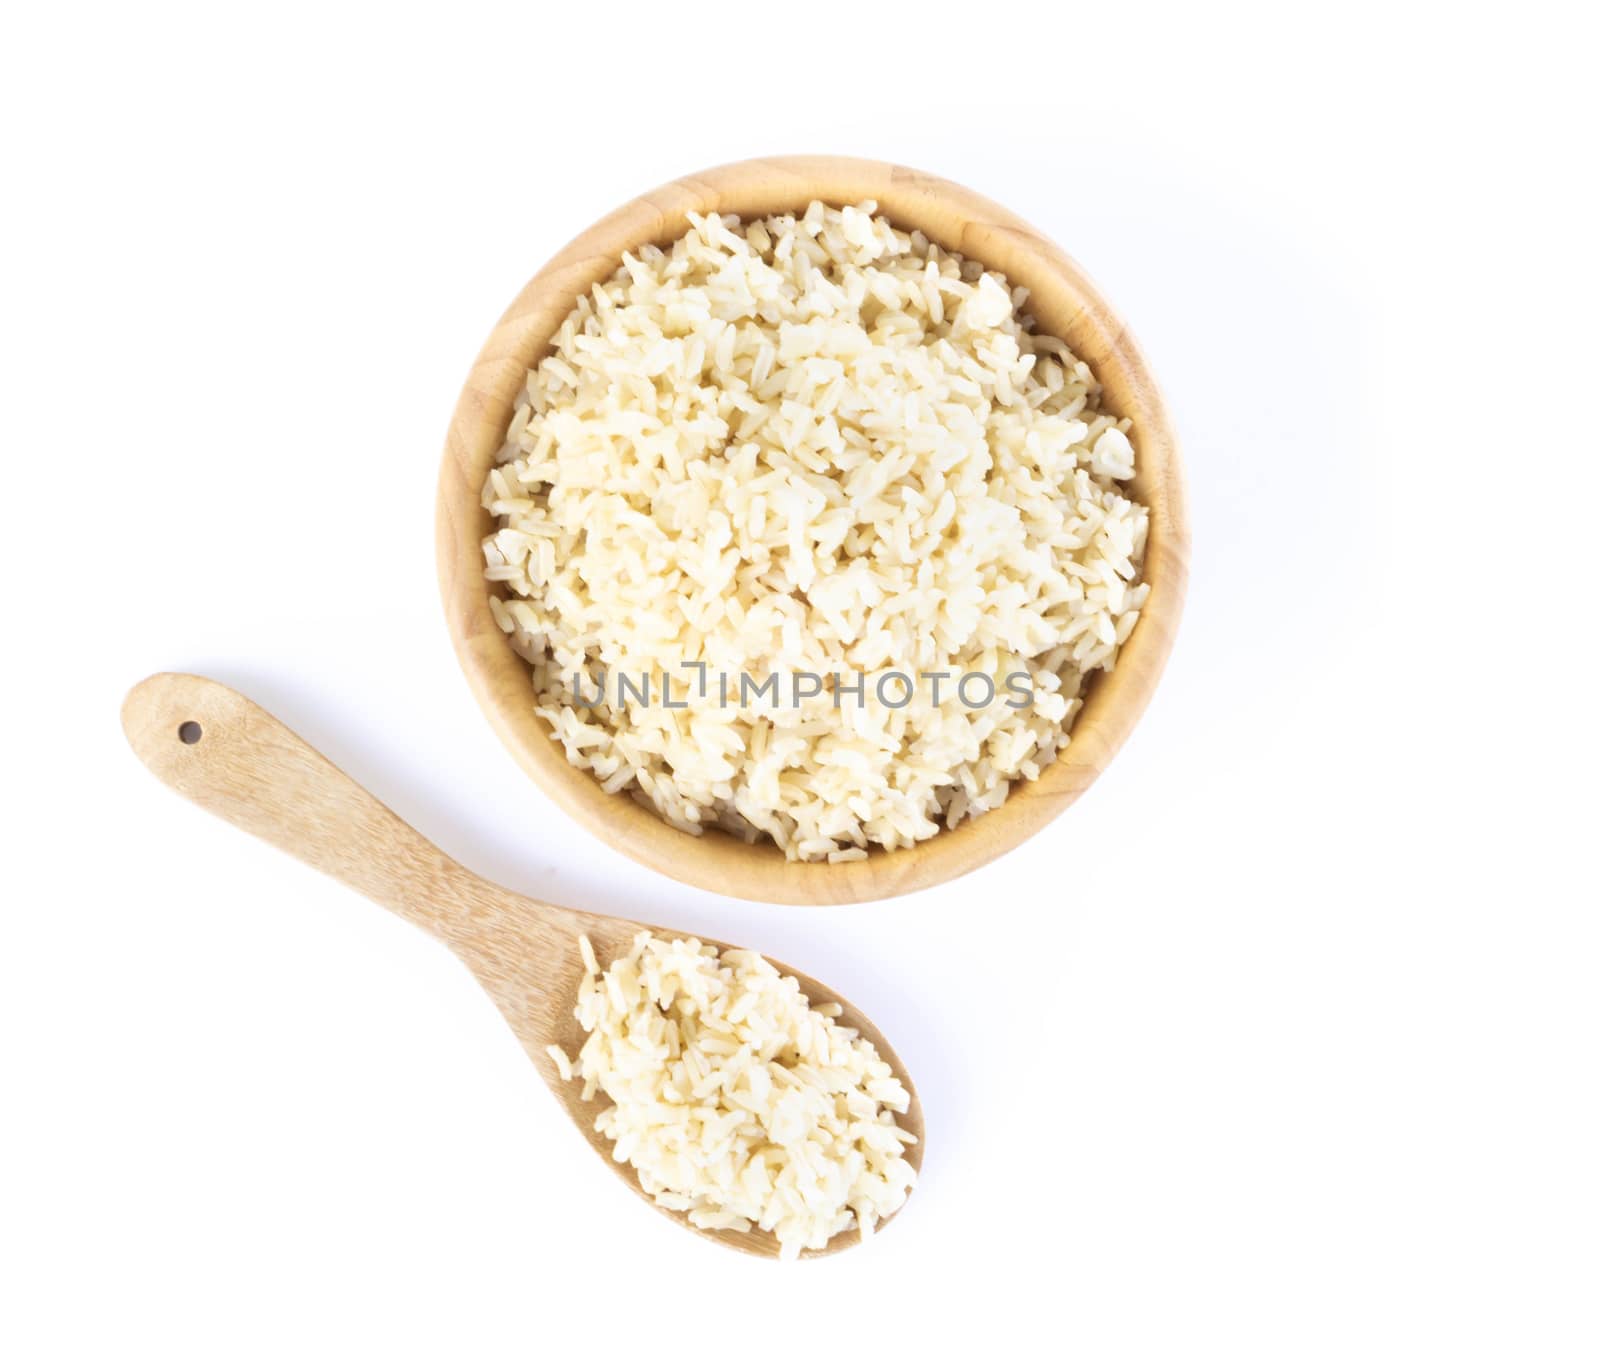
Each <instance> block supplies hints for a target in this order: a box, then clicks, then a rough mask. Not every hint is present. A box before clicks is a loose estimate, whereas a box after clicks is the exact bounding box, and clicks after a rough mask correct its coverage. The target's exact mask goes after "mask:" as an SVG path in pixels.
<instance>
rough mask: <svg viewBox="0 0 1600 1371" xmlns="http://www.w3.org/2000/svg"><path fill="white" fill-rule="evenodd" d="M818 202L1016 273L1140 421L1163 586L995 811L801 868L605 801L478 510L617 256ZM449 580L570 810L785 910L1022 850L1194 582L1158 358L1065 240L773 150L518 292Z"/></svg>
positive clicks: (491, 671)
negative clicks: (520, 631)
mask: <svg viewBox="0 0 1600 1371" xmlns="http://www.w3.org/2000/svg"><path fill="white" fill-rule="evenodd" d="M812 200H823V201H826V202H827V203H829V204H833V205H842V204H852V203H856V202H859V201H861V200H876V201H877V202H878V207H879V210H880V212H882V213H883V214H885V215H887V216H888V218H889V219H890V220H892V221H893V222H894V223H895V224H896V225H897V226H899V227H900V228H903V229H914V228H918V229H921V230H922V231H923V232H924V233H925V234H927V236H928V237H929V238H931V239H932V240H934V241H935V242H937V243H939V244H940V245H942V246H943V247H945V248H948V249H951V250H953V251H957V252H960V253H962V254H964V255H965V256H968V257H972V258H975V259H976V260H978V261H979V262H982V263H983V264H984V265H985V266H986V267H991V268H994V269H995V270H997V271H1001V272H1004V273H1005V275H1006V276H1007V278H1008V279H1009V280H1010V281H1011V282H1012V284H1014V285H1023V286H1026V287H1028V290H1029V308H1030V309H1031V310H1032V312H1033V314H1034V316H1035V318H1036V319H1037V321H1038V326H1039V327H1040V328H1041V329H1042V330H1044V331H1046V332H1049V333H1053V334H1055V335H1056V336H1058V337H1060V338H1063V339H1065V340H1066V342H1067V343H1068V345H1069V346H1071V348H1072V350H1073V351H1074V352H1076V353H1077V355H1078V356H1079V357H1081V358H1083V359H1084V360H1085V361H1087V362H1088V363H1089V365H1090V366H1091V367H1092V368H1093V369H1094V373H1095V375H1096V376H1097V377H1098V378H1099V380H1100V383H1101V385H1102V387H1103V397H1102V405H1103V407H1104V409H1105V410H1106V411H1107V412H1108V413H1111V414H1115V415H1117V416H1119V417H1127V418H1130V419H1132V420H1133V427H1132V432H1131V435H1130V436H1131V437H1132V440H1133V445H1134V451H1135V454H1136V458H1137V466H1138V475H1137V476H1136V477H1135V478H1134V480H1133V482H1132V483H1131V485H1132V492H1133V494H1134V496H1135V497H1136V498H1137V499H1138V500H1140V501H1141V502H1142V503H1143V504H1145V505H1147V506H1148V507H1149V510H1150V531H1149V540H1148V544H1147V547H1146V551H1145V561H1144V568H1143V573H1144V579H1145V580H1146V581H1147V582H1148V583H1149V586H1150V595H1149V598H1148V600H1147V601H1146V602H1145V606H1144V612H1143V614H1142V615H1141V616H1140V619H1139V622H1138V624H1137V625H1136V626H1135V627H1134V631H1133V634H1132V636H1131V637H1130V638H1129V639H1128V641H1127V643H1126V644H1125V645H1124V646H1123V648H1122V651H1121V654H1120V655H1119V657H1118V660H1117V667H1116V670H1115V671H1114V672H1112V673H1111V674H1110V675H1106V674H1105V673H1103V672H1096V673H1094V674H1093V675H1092V676H1091V677H1090V678H1089V679H1090V685H1089V687H1088V689H1087V691H1086V693H1085V698H1084V705H1083V709H1082V710H1081V711H1080V712H1079V714H1078V717H1077V720H1076V722H1075V724H1074V726H1073V729H1072V739H1071V742H1070V744H1069V745H1068V746H1067V748H1066V749H1065V750H1064V751H1063V752H1062V753H1061V754H1060V756H1059V757H1057V759H1056V760H1055V761H1054V762H1053V763H1052V764H1051V765H1050V766H1049V767H1047V768H1046V769H1045V771H1044V772H1042V773H1041V774H1040V776H1039V779H1038V780H1037V781H1032V782H1023V783H1019V784H1016V785H1014V786H1013V787H1012V790H1011V793H1010V795H1009V797H1008V798H1007V800H1006V802H1005V803H1004V804H1003V805H1002V806H1000V807H999V808H998V809H994V810H991V811H989V812H988V813H986V814H981V815H979V816H978V817H977V818H976V819H969V820H966V821H964V822H963V823H961V824H959V825H958V826H957V827H956V828H954V829H949V830H946V831H944V832H941V833H940V834H938V836H936V837H934V838H930V839H928V840H927V841H925V842H921V843H918V844H917V845H916V846H915V847H910V848H902V849H899V850H897V851H894V852H881V851H875V852H873V854H872V855H871V856H870V857H868V858H867V860H866V861H855V862H843V863H838V864H830V863H826V862H790V861H788V860H786V859H785V857H784V855H783V853H782V852H781V851H780V850H779V849H778V848H777V847H776V846H774V845H773V844H771V843H770V842H765V841H763V842H761V843H756V844H750V843H745V842H742V841H740V840H739V839H737V838H734V837H731V836H729V835H728V834H724V833H720V832H708V833H706V834H705V835H704V836H701V837H694V836H692V835H690V834H686V833H681V832H679V831H678V830H677V829H675V828H673V827H671V826H670V825H669V824H667V823H666V822H665V821H663V820H661V819H659V818H657V817H656V816H655V814H653V813H652V812H650V811H649V810H647V809H645V808H643V807H642V806H641V805H640V804H638V803H637V802H636V801H634V800H632V799H629V798H626V797H625V796H622V795H608V794H606V793H605V792H604V791H603V790H601V788H600V785H599V783H598V782H597V781H596V780H595V778H594V777H593V775H591V774H590V773H589V772H587V771H582V770H580V769H578V768H577V767H575V766H573V765H571V764H570V763H569V762H568V761H567V759H566V755H565V753H564V752H563V750H562V749H561V747H560V746H559V745H558V744H557V743H556V742H555V741H554V739H552V738H551V737H550V735H549V733H548V732H547V731H546V728H545V725H544V724H543V722H542V721H541V720H540V719H539V718H538V717H537V716H536V715H535V714H534V712H533V710H534V696H533V686H532V682H531V680H530V678H529V671H528V667H527V664H526V663H525V662H524V661H523V660H522V659H521V658H520V657H518V656H517V654H516V653H515V652H514V651H512V648H511V644H510V642H509V641H508V640H507V638H506V635H505V634H504V633H502V632H501V631H500V629H499V628H498V627H496V625H495V622H494V619H493V617H492V616H491V614H490V611H489V593H490V586H489V582H488V581H487V580H486V579H485V577H484V574H483V553H482V550H481V546H480V544H481V543H482V540H483V539H484V537H485V536H487V535H488V534H489V533H491V532H492V531H493V528H494V520H493V519H492V518H491V517H490V515H489V514H488V513H487V511H485V510H484V508H483V506H482V505H481V503H480V495H481V493H482V489H483V485H484V481H485V478H486V476H487V474H488V471H489V467H490V465H491V463H492V461H493V458H494V454H495V452H496V451H497V450H498V449H499V447H500V444H501V441H502V439H503V438H504V436H505V431H506V426H507V425H508V424H509V423H510V420H511V415H512V411H513V410H514V409H515V407H516V396H517V394H518V392H519V391H520V390H521V388H522V383H523V380H524V378H525V377H526V375H527V372H528V369H529V367H531V366H532V365H533V364H534V363H535V362H537V361H538V360H539V359H540V358H541V357H542V356H543V355H544V353H545V352H546V350H547V348H548V344H549V340H550V337H551V335H552V334H553V333H554V332H555V330H556V329H557V328H558V327H559V326H560V324H561V321H562V320H563V319H564V318H565V317H566V316H567V314H568V313H569V312H570V311H571V309H572V307H573V305H574V304H575V303H576V301H577V299H578V297H579V296H580V295H582V294H583V293H584V292H585V291H587V290H588V289H589V287H590V286H592V285H593V284H595V283H596V282H597V281H602V280H604V279H605V278H607V277H608V276H610V275H611V274H612V272H614V271H615V270H616V268H617V267H618V265H619V264H620V259H621V254H622V253H623V252H624V251H625V250H628V249H633V248H637V247H640V246H642V245H643V244H645V243H659V244H663V245H665V244H667V243H670V242H671V241H672V240H674V239H676V238H678V237H681V236H682V235H683V234H684V233H685V232H686V231H687V230H688V228H689V221H688V218H687V216H688V215H689V214H690V213H691V212H701V213H708V212H718V213H730V212H731V213H733V214H737V215H739V216H741V217H742V218H746V219H748V218H751V217H759V216H762V215H769V214H781V213H785V212H789V211H795V212H799V211H803V210H804V209H805V207H806V205H807V204H808V203H809V202H810V201H812ZM437 535H438V558H439V581H440V586H441V589H442V591H443V595H444V606H445V615H446V618H447V619H448V621H449V625H450V636H451V638H452V639H453V640H454V642H455V648H456V653H457V655H458V656H459V657H460V659H461V666H462V669H463V670H464V671H465V672H466V674H467V680H468V681H469V682H470V683H471V686H472V690H473V693H474V694H475V695H476V696H477V699H478V703H479V705H480V706H482V708H483V711H484V713H485V714H487V715H488V717H489V722H490V723H491V724H493V725H494V729H495V732H496V733H498V734H499V735H500V738H501V741H502V742H504V743H505V745H506V746H507V747H508V748H510V749H511V752H512V755H513V756H514V757H516V759H517V761H518V762H520V763H521V765H522V767H523V769H524V770H526V771H527V772H528V774H529V775H531V776H532V777H533V778H534V780H536V781H537V782H538V783H539V784H540V785H541V786H543V787H544V789H545V791H546V792H547V793H548V794H549V795H550V796H551V797H552V798H554V799H555V800H556V802H557V803H558V804H560V805H561V807H562V808H563V809H565V810H566V811H567V812H568V813H569V814H571V815H572V816H573V817H574V818H576V819H578V820H579V822H581V823H583V824H584V825H586V826H587V827H588V828H589V829H591V830H592V831H593V832H594V833H595V834H597V835H598V836H599V837H601V838H603V839H604V840H605V841H606V842H608V843H609V844H611V846H612V847H614V848H616V849H617V850H618V851H619V852H624V853H626V854H627V855H628V856H630V857H633V858H635V859H637V860H638V861H641V862H643V863H644V864H645V865H646V866H649V867H653V868H654V869H655V870H657V871H660V872H663V873H664V874H666V875H668V876H673V877H676V878H677V879H678V880H681V881H686V882H688V883H689V884H690V885H696V886H700V887H702V888H703V889H706V890H714V891H719V892H721V893H723V894H727V895H736V896H739V897H741V898H744V899H751V900H769V901H775V902H777V903H781V904H818V905H820V904H845V903H849V902H851V901H860V900H878V899H883V898H885V897H886V896H890V895H900V894H905V893H906V892H908V891H912V890H920V889H923V888H925V887H927V886H931V885H936V884H938V883H939V882H940V881H947V880H950V879H951V878H952V877H955V876H959V875H961V874H962V873H964V872H967V871H971V870H972V869H973V868H974V867H978V866H981V865H982V864H983V863H985V862H987V861H990V860H991V859H993V858H995V857H998V856H999V855H1000V854H1001V853H1003V852H1007V851H1009V850H1010V849H1011V848H1013V847H1015V846H1016V845H1017V844H1018V843H1020V842H1021V841H1022V840H1023V839H1024V838H1026V837H1028V836H1029V835H1030V834H1032V833H1035V832H1037V831H1038V830H1039V829H1041V828H1043V827H1044V825H1045V824H1046V823H1048V822H1049V821H1050V820H1051V819H1053V818H1054V817H1055V816H1056V815H1057V814H1059V813H1060V812H1061V811H1062V810H1063V809H1065V808H1066V807H1067V806H1068V805H1070V804H1071V803H1072V802H1073V801H1074V800H1076V799H1077V798H1078V796H1080V795H1081V794H1083V792H1084V791H1085V790H1087V789H1088V788H1089V785H1090V784H1091V783H1092V782H1093V781H1094V779H1095V777H1096V776H1098V775H1099V774H1100V773H1101V771H1103V770H1104V769H1105V767H1106V765H1107V763H1109V762H1110V761H1111V759H1112V757H1114V756H1115V755H1116V752H1117V749H1118V748H1119V747H1121V746H1122V744H1123V742H1124V741H1125V740H1126V738H1127V737H1128V734H1129V733H1130V732H1131V731H1132V729H1133V726H1134V724H1135V723H1137V722H1138V719H1139V716H1140V715H1141V714H1142V713H1143V712H1144V707H1145V705H1146V704H1147V703H1148V702H1149V700H1150V696H1151V693H1152V692H1153V691H1154V690H1155V687H1156V681H1157V680H1158V679H1159V678H1160V675H1161V670H1162V667H1163V666H1164V665H1165V664H1166V660H1167V654H1168V652H1169V651H1170V650H1171V647H1172V639H1173V635H1174V633H1175V632H1176V630H1177V626H1178V616H1179V613H1180V611H1181V610H1182V607H1183V596H1184V587H1185V583H1186V581H1187V578H1188V553H1189V520H1188V509H1187V504H1186V500H1185V496H1184V486H1183V475H1182V471H1181V469H1180V466H1179V459H1178V444H1177V440H1176V438H1175V437H1174V435H1173V432H1172V426H1171V423H1170V422H1169V420H1168V418H1167V410H1166V406H1165V405H1164V404H1163V402H1162V399H1161V395H1160V392H1159V391H1158V390H1157V389H1156V385H1155V382H1154V380H1153V379H1152V378H1151V376H1150V372H1149V368H1148V367H1147V366H1146V365H1145V361H1144V358H1143V356H1142V355H1141V354H1140V352H1139V349H1138V347H1137V346H1136V345H1135V343H1134V341H1133V339H1132V337H1131V336H1130V335H1129V333H1128V330H1127V328H1126V327H1125V326H1124V325H1123V323H1122V321H1121V320H1120V319H1119V318H1118V317H1117V316H1116V315H1115V314H1114V313H1113V312H1112V310H1111V307H1110V306H1109V305H1108V304H1106V302H1105V300H1104V299H1102V298H1101V295H1100V293H1099V291H1097V290H1096V289H1095V288H1094V286H1093V285H1091V284H1090V282H1089V280H1088V278H1087V277H1085V276H1084V274H1083V272H1082V271H1081V270H1080V269H1079V267H1078V266H1077V264H1076V263H1075V262H1073V261H1072V259H1071V258H1070V257H1068V256H1067V255H1066V253H1064V252H1063V251H1062V250H1061V249H1060V248H1058V247H1056V246H1055V244H1054V243H1052V242H1050V241H1049V240H1048V239H1046V238H1045V237H1043V236H1042V235H1041V234H1039V233H1038V232H1037V230H1035V229H1033V228H1030V227H1029V226H1028V225H1027V224H1025V223H1023V222H1022V221H1021V220H1020V219H1018V218H1017V217H1016V216H1015V215H1013V214H1010V213H1008V212H1007V211H1006V210H1004V209H1002V208H1000V206H998V205H996V204H994V203H993V202H992V201H989V200H986V199H984V198H983V197H982V196H980V195H976V194H974V193H973V192H972V191H970V190H966V189H963V188H962V187H961V186H957V185H953V184H951V183H950V182H949V181H943V180H940V179H939V178H938V177H936V176H930V175H928V174H927V173H925V172H920V171H912V170H909V169H908V168H906V167H899V166H893V165H891V164H890V163H887V162H867V161H860V160H857V159H855V158H848V157H772V158H763V159H761V160H758V161H751V162H736V163H733V164H732V165H730V166H724V167H716V168H714V169H712V170H710V171H704V172H701V173H699V174H698V175H695V176H686V177H684V178H682V179H681V180H678V181H674V182H672V183H671V184H670V185H666V186H662V187H661V188H660V189H659V190H654V191H651V192H650V193H649V194H648V195H641V196H640V197H639V198H638V199H636V200H632V201H630V202H629V203H628V204H626V205H624V206H623V207H622V208H621V209H619V210H616V211H615V212H613V213H612V214H609V215H607V216H606V217H605V218H604V219H602V220H601V221H600V222H599V223H597V224H595V225H594V227H593V228H590V229H588V230H586V231H585V232H583V233H581V234H579V235H578V237H577V238H575V239H573V241H572V242H571V243H569V244H568V245H567V246H566V247H565V248H563V249H562V250H561V251H560V252H559V253H557V254H556V256H555V258H554V259H553V260H552V261H550V262H549V263H548V264H546V266H545V267H544V269H543V270H541V271H540V272H539V274H538V275H537V276H535V277H534V278H533V280H531V281H530V282H529V283H528V284H527V285H526V286H525V287H524V288H523V291H522V294H520V295H519V296H517V298H516V299H515V300H514V301H513V302H512V304H511V307H510V309H508V310H507V311H506V312H505V315H504V316H503V317H502V318H501V320H500V322H499V324H497V325H496V326H495V330H494V332H493V333H492V334H490V335H489V341H488V342H487V343H485V344H484V346H483V351H482V352H480V353H479V354H478V359H477V361H476V362H475V363H474V364H473V367H472V372H471V374H470V375H469V376H468V377H467V383H466V385H465V387H463V389H462V392H461V399H460V400H459V401H458V402H457V404H456V411H455V415H454V416H453V418H452V419H451V421H450V434H449V438H448V439H447V441H446V444H445V451H444V462H443V466H442V469H441V471H440V476H439V504H438V528H437Z"/></svg>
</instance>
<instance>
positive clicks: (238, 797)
mask: <svg viewBox="0 0 1600 1371" xmlns="http://www.w3.org/2000/svg"><path fill="white" fill-rule="evenodd" d="M122 727H123V730H124V731H125V732H126V733H127V735H128V741H129V742H130V743H132V744H133V750H134V751H135V752H136V753H137V754H138V755H139V759H140V761H142V762H143V763H144V764H145V765H146V766H147V767H149V768H150V770H151V771H153V772H155V774H156V775H157V776H159V777H160V778H161V779H162V780H163V781H165V782H166V783H167V784H168V785H169V786H171V787H172V788H173V789H174V790H176V791H177V792H178V793H179V794H180V795H184V796H186V797H187V798H189V799H191V800H193V801H194V802H195V803H196V804H197V805H199V806H200V807H201V808H203V809H209V810H210V811H211V812H212V813H213V814H218V815H220V816H221V817H222V818H224V819H226V820H227V821H228V822H229V823H231V824H234V825H235V826H237V827H239V828H242V829H244V830H245V831H246V832H247V833H253V834H255V835H256V837H258V838H265V839H266V840H267V841H268V842H269V843H271V844H273V846H275V847H279V848H282V849H283V851H285V852H287V853H289V855H290V856H292V857H298V858H299V859H300V860H301V861H303V862H305V863H307V864H308V865H310V866H314V867H316V869H317V870H318V871H323V872H326V873H327V874H328V875H330V876H333V877H336V878H337V879H338V880H340V881H343V882H344V883H345V884H346V885H348V886H352V887H353V888H354V889H356V890H359V891H360V892H361V893H362V894H363V895H366V896H367V897H368V898H370V899H373V900H376V901H377V902H378V903H379V904H381V905H383V906H385V907H386V908H388V909H391V910H393V911H394V912H395V913H396V914H399V915H401V916H402V917H403V918H406V919H409V920H410V921H411V922H412V923H414V924H417V925H418V926H419V927H421V928H423V929H425V930H426V931H427V932H429V933H432V934H433V935H434V936H435V937H438V938H441V939H443V940H444V941H445V942H446V943H449V944H450V945H452V946H454V947H456V948H457V949H458V950H460V949H462V948H463V947H465V946H466V945H468V944H470V942H471V941H472V938H471V930H472V926H473V922H474V919H473V911H474V910H475V909H481V908H483V907H484V906H486V905H493V904H495V903H497V902H498V900H497V897H499V898H504V896H505V892H503V891H501V890H500V889H499V888H498V887H497V886H493V885H491V884H490V883H489V882H487V881H485V880H484V879H483V878H482V877H480V876H476V875H474V874H473V873H472V872H470V871H468V870H467V869H466V868H465V867H463V866H461V865H460V864H459V863H458V862H455V861H453V860H452V859H451V858H449V857H447V856H446V855H445V854H444V853H443V852H441V851H439V849H438V848H436V847H435V846H434V845H433V844H432V843H430V842H429V841H428V840H427V839H426V838H424V837H423V836H422V835H421V834H420V833H418V832H417V831H416V830H415V829H413V828H412V827H411V826H410V825H409V824H407V823H405V822H404V821H402V820H401V819H400V818H399V817H397V816H396V815H395V814H394V813H393V811H391V810H390V809H389V808H388V807H387V806H385V805H384V804H382V803H381V802H379V801H378V800H377V799H375V798H374V797H373V796H372V795H370V794H369V793H368V792H367V791H366V790H364V789H362V787H361V786H359V785H357V784H356V783H355V782H354V781H353V780H351V779H350V777H348V776H347V775H345V773H344V772H342V771H340V770H339V768H338V767H336V766H335V765H334V764H333V763H332V762H330V761H329V760H328V759H327V758H326V757H324V756H323V755H322V754H321V753H320V752H318V751H316V749H314V748H313V747H311V745H310V744H309V743H307V742H306V741H305V740H304V739H303V738H301V737H300V736H299V735H297V734H295V733H293V732H291V731H290V730H289V729H287V728H285V727H284V726H283V725H282V724H281V723H279V722H278V721H277V720H276V719H275V718H273V717H272V715H270V714H268V713H267V711H266V710H264V709H262V708H261V706H260V705H258V704H256V703H255V702H254V701H252V700H248V699H246V698H245V697H244V696H243V695H241V694H239V692H238V691H236V690H230V689H229V688H228V687H227V686H225V685H219V684H218V683H217V682H216V681H211V680H207V679H206V678H205V677H204V676H186V675H180V674H177V673H163V674H161V675H158V676H151V677H150V678H149V679H148V680H144V681H141V682H140V683H139V684H138V685H136V686H134V688H133V689H132V690H131V691H129V692H128V698H127V699H126V700H125V701H124V702H123V706H122Z"/></svg>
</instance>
